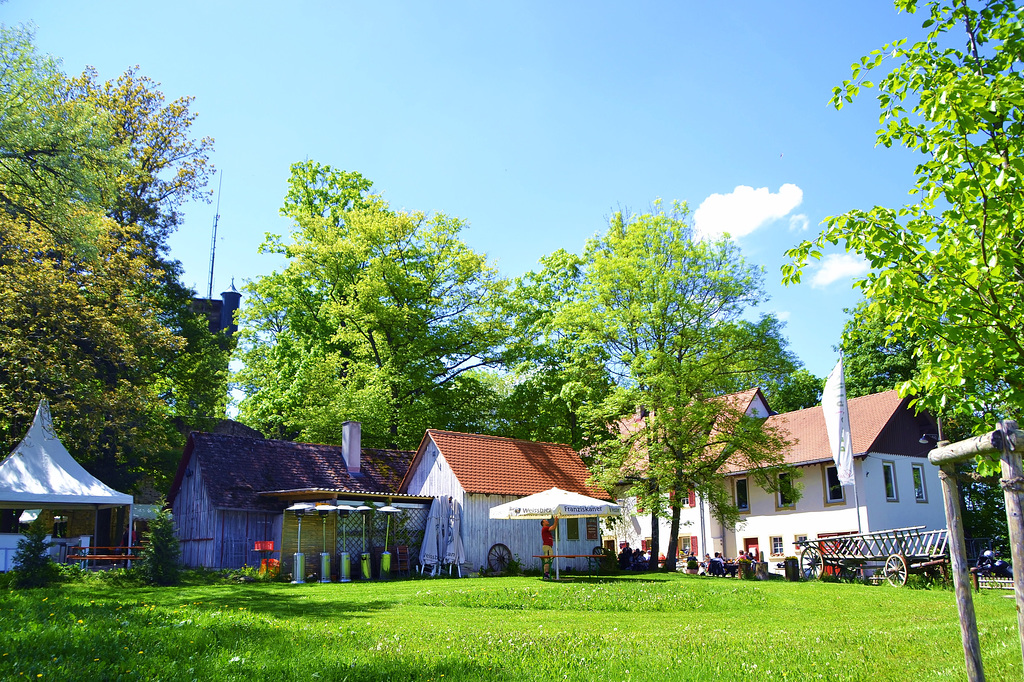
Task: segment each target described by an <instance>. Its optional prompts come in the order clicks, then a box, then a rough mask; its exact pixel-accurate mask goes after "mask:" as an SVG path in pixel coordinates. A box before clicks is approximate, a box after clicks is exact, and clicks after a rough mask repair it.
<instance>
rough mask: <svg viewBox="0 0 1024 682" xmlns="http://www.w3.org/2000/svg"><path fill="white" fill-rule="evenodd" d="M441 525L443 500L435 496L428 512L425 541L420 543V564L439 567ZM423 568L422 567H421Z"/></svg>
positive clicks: (424, 533) (424, 532) (424, 530)
mask: <svg viewBox="0 0 1024 682" xmlns="http://www.w3.org/2000/svg"><path fill="white" fill-rule="evenodd" d="M440 526H441V500H440V498H437V497H435V498H434V500H433V502H431V503H430V511H429V512H428V513H427V527H426V528H424V529H423V543H422V544H421V545H420V566H421V567H422V566H432V567H434V568H436V567H437V565H438V563H440V561H441V555H440V553H438V551H437V547H438V544H439V540H438V530H439V529H440ZM421 570H422V569H421Z"/></svg>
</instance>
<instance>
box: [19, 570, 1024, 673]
mask: <svg viewBox="0 0 1024 682" xmlns="http://www.w3.org/2000/svg"><path fill="white" fill-rule="evenodd" d="M1003 594H1005V593H997V592H995V591H987V592H983V593H981V594H979V595H976V596H975V606H976V610H977V614H978V623H979V628H980V632H981V644H982V655H983V657H984V663H985V672H986V674H987V676H988V679H989V680H1020V679H1021V677H1022V671H1021V651H1020V644H1019V639H1018V637H1017V631H1016V616H1015V611H1014V602H1013V600H1012V599H1006V598H1004V597H1003V596H1002V595H1003ZM0 632H2V633H3V635H2V638H0V679H4V680H10V679H49V680H89V681H96V680H139V679H145V680H234V679H239V680H241V679H245V680H258V681H261V682H262V681H272V682H277V681H279V680H302V681H304V682H308V681H309V680H432V681H434V682H440V681H443V682H448V681H450V680H508V681H509V682H522V681H524V680H588V681H589V680H701V682H708V681H709V680H734V679H737V680H738V679H744V680H752V679H757V680H935V679H953V680H960V679H965V674H964V659H963V651H962V648H961V645H960V631H959V626H958V621H957V613H956V605H955V602H954V600H953V594H952V592H951V591H948V590H912V589H907V588H894V587H890V586H888V585H883V586H877V587H875V586H865V585H857V584H836V583H819V582H812V583H787V582H782V581H771V582H767V583H763V582H746V581H739V580H731V579H716V578H703V577H696V576H685V575H674V574H673V575H662V574H653V575H639V576H628V577H617V578H609V579H605V580H596V579H595V580H593V581H590V580H586V579H582V580H576V581H575V582H563V583H553V582H543V581H541V580H539V579H537V578H474V579H462V580H457V579H434V580H427V579H422V580H402V581H395V582H389V583H350V584H343V585H342V584H332V585H319V584H307V585H289V584H283V583H251V584H215V585H209V584H204V585H185V586H179V587H169V588H140V587H125V586H111V585H105V584H100V583H90V584H81V583H76V584H64V585H58V586H55V587H52V588H46V589H41V590H15V591H9V590H5V591H4V593H3V594H2V596H0Z"/></svg>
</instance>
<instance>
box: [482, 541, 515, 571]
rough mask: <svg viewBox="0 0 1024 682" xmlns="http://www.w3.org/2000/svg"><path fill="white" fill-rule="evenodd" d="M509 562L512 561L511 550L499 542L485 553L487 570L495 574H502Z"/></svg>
mask: <svg viewBox="0 0 1024 682" xmlns="http://www.w3.org/2000/svg"><path fill="white" fill-rule="evenodd" d="M510 561H512V550H510V549H509V548H508V547H506V546H505V545H503V544H501V543H500V542H499V543H497V544H496V545H491V549H490V550H488V552H487V568H489V569H491V570H492V571H494V572H495V573H504V572H505V570H506V569H508V564H509V562H510Z"/></svg>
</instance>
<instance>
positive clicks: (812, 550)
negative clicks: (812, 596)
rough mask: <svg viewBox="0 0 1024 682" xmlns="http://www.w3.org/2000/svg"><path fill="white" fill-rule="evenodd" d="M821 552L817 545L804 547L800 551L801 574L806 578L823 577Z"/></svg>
mask: <svg viewBox="0 0 1024 682" xmlns="http://www.w3.org/2000/svg"><path fill="white" fill-rule="evenodd" d="M821 563H822V562H821V552H820V551H818V548H817V547H814V546H809V547H804V551H802V552H800V575H802V576H803V577H804V578H805V579H807V580H810V579H813V578H820V577H821Z"/></svg>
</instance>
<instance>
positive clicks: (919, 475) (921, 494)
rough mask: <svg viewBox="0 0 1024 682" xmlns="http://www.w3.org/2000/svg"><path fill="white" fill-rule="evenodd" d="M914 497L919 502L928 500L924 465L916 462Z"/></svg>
mask: <svg viewBox="0 0 1024 682" xmlns="http://www.w3.org/2000/svg"><path fill="white" fill-rule="evenodd" d="M913 472H914V499H915V500H917V501H918V502H927V501H928V494H927V491H926V490H925V489H924V465H923V464H914V465H913Z"/></svg>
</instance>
